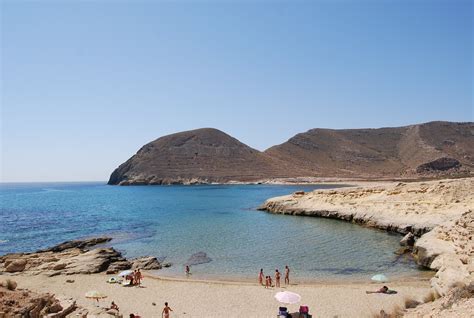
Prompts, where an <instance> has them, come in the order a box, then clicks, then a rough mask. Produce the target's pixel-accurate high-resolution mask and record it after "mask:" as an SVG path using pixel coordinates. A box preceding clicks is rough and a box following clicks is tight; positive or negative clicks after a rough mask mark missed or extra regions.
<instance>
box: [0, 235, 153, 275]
mask: <svg viewBox="0 0 474 318" xmlns="http://www.w3.org/2000/svg"><path fill="white" fill-rule="evenodd" d="M110 240H111V238H107V237H103V238H93V239H86V240H75V241H68V242H64V243H61V244H59V245H57V246H54V247H51V248H48V249H44V250H40V251H38V252H35V253H20V254H7V255H4V256H0V272H1V271H5V272H10V273H14V274H18V273H25V274H31V275H37V274H45V275H48V276H56V275H73V274H93V273H100V272H107V273H110V274H112V273H117V272H119V271H122V270H126V269H130V268H132V267H133V268H141V269H160V268H161V264H160V263H159V262H158V260H157V259H156V258H154V257H151V256H148V257H143V258H138V259H135V260H132V261H129V260H127V259H126V258H124V257H123V256H122V254H121V253H120V252H118V251H117V250H115V249H114V248H112V247H96V245H97V244H103V243H106V242H109V241H110Z"/></svg>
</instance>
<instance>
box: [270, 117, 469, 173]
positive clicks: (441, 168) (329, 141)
mask: <svg viewBox="0 0 474 318" xmlns="http://www.w3.org/2000/svg"><path fill="white" fill-rule="evenodd" d="M265 153H266V154H268V155H270V156H271V157H274V158H277V159H280V160H281V161H286V162H292V163H293V164H294V165H295V166H299V167H302V168H304V169H305V170H306V171H308V174H309V175H311V176H321V177H326V176H333V177H359V178H360V177H362V178H374V177H390V178H394V177H395V178H397V177H421V176H426V175H427V174H428V175H431V176H436V175H443V174H446V173H447V174H449V175H453V174H460V175H466V173H467V174H469V171H472V170H473V168H474V123H472V122H468V123H452V122H430V123H426V124H420V125H412V126H405V127H393V128H378V129H343V130H334V129H311V130H309V131H307V132H305V133H301V134H297V135H296V136H294V137H293V138H291V139H289V140H288V141H287V142H285V143H283V144H281V145H278V146H274V147H271V148H270V149H268V150H266V151H265Z"/></svg>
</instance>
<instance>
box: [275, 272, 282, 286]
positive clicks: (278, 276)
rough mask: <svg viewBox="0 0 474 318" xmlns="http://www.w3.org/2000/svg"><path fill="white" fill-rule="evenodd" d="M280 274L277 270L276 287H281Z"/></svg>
mask: <svg viewBox="0 0 474 318" xmlns="http://www.w3.org/2000/svg"><path fill="white" fill-rule="evenodd" d="M280 276H281V275H280V272H279V271H278V269H275V287H280Z"/></svg>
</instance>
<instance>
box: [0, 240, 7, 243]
mask: <svg viewBox="0 0 474 318" xmlns="http://www.w3.org/2000/svg"><path fill="white" fill-rule="evenodd" d="M5 243H8V240H0V244H5Z"/></svg>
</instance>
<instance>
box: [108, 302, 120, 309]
mask: <svg viewBox="0 0 474 318" xmlns="http://www.w3.org/2000/svg"><path fill="white" fill-rule="evenodd" d="M110 309H115V310H117V311H119V307H118V306H117V304H116V303H115V302H114V301H112V303H111V304H110Z"/></svg>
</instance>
